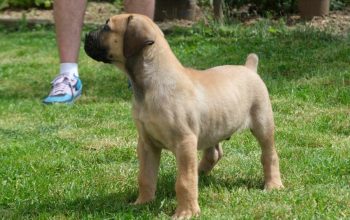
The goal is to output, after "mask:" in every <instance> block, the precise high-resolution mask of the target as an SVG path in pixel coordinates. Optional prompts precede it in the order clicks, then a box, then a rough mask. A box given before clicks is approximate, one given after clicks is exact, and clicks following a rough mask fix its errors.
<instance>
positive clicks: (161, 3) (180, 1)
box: [154, 0, 198, 21]
mask: <svg viewBox="0 0 350 220" xmlns="http://www.w3.org/2000/svg"><path fill="white" fill-rule="evenodd" d="M197 8H198V6H197V2H196V0H156V10H155V15H154V19H155V20H156V21H163V20H165V19H186V20H194V19H195V18H196V10H197Z"/></svg>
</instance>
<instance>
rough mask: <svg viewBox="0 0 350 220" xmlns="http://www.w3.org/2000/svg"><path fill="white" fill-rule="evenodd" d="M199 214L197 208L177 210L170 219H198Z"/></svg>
mask: <svg viewBox="0 0 350 220" xmlns="http://www.w3.org/2000/svg"><path fill="white" fill-rule="evenodd" d="M199 213H200V209H199V207H196V208H193V209H190V208H187V209H180V208H177V209H176V211H175V214H174V215H173V216H172V219H174V220H175V219H176V220H180V219H181V220H182V219H190V218H192V217H198V216H199Z"/></svg>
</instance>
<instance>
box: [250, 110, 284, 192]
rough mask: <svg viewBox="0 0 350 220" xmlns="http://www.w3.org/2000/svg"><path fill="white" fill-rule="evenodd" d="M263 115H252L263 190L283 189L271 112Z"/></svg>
mask: <svg viewBox="0 0 350 220" xmlns="http://www.w3.org/2000/svg"><path fill="white" fill-rule="evenodd" d="M263 114H264V115H263V116H262V115H259V114H257V115H253V121H252V122H253V123H252V124H253V126H252V128H251V130H252V133H253V135H254V136H255V137H256V139H257V140H258V142H259V144H260V146H261V151H262V154H261V163H262V165H263V169H264V179H265V189H266V190H271V189H279V188H283V184H282V181H281V174H280V169H279V159H278V155H277V152H276V149H275V143H274V123H273V116H272V111H268V112H264V113H263Z"/></svg>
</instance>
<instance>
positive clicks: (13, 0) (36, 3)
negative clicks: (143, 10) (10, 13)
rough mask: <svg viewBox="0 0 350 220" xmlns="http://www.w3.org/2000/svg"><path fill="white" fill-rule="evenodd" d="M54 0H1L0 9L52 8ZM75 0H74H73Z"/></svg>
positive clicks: (98, 0) (107, 0) (111, 1)
mask: <svg viewBox="0 0 350 220" xmlns="http://www.w3.org/2000/svg"><path fill="white" fill-rule="evenodd" d="M53 1H54V0H0V10H2V9H5V8H24V9H27V8H31V7H36V8H46V9H49V8H52V6H53ZM72 1H73V0H72ZM93 1H94V2H110V3H115V4H117V3H119V2H120V1H121V0H93Z"/></svg>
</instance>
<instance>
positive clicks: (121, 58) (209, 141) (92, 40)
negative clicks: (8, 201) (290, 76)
mask: <svg viewBox="0 0 350 220" xmlns="http://www.w3.org/2000/svg"><path fill="white" fill-rule="evenodd" d="M85 50H86V52H87V54H88V55H89V56H91V57H92V58H93V59H95V60H98V61H103V62H106V63H113V64H115V65H117V66H118V67H119V68H120V69H121V70H123V71H124V72H125V74H126V75H127V76H128V77H129V79H130V81H131V83H132V87H133V90H134V96H135V98H134V101H133V118H134V120H135V124H136V127H137V131H138V134H139V138H138V146H137V152H138V158H139V162H140V172H139V177H138V182H139V196H138V198H137V200H136V202H135V204H143V203H146V202H149V201H151V200H153V199H154V198H155V191H156V182H157V174H158V168H159V160H160V154H161V150H162V149H167V150H170V151H172V152H173V153H174V155H175V157H176V162H177V169H178V173H177V180H176V187H175V189H176V197H177V202H178V205H177V208H176V211H175V214H174V216H173V217H174V218H189V217H191V216H195V215H198V214H199V212H200V209H199V205H198V171H203V172H205V173H208V172H209V171H210V170H211V169H212V168H213V167H214V165H215V164H216V163H217V162H218V160H219V159H220V158H221V157H222V149H221V147H220V145H219V143H220V141H222V140H225V139H227V138H229V137H230V136H231V135H232V134H233V133H234V132H236V131H238V130H241V129H245V128H250V129H251V131H252V133H253V134H254V136H255V137H256V138H257V140H258V141H259V143H260V145H261V149H262V156H261V162H262V165H263V170H264V177H265V188H266V189H274V188H281V187H283V185H282V182H281V177H280V171H279V163H278V156H277V153H276V150H275V147H274V122H273V114H272V109H271V104H270V100H269V95H268V92H267V89H266V87H265V85H264V83H263V81H262V80H261V78H260V77H259V75H258V74H257V65H258V57H257V56H256V55H255V54H251V55H249V56H248V58H247V61H246V64H245V65H244V66H229V65H227V66H218V67H214V68H211V69H208V70H204V71H199V70H194V69H188V68H185V67H183V66H182V65H181V63H180V62H179V61H178V60H177V59H176V57H175V56H174V54H173V52H172V51H171V49H170V47H169V45H168V43H167V41H166V40H165V38H164V36H163V33H162V32H161V30H160V29H159V28H158V26H157V25H156V24H154V23H153V22H152V21H151V20H150V19H149V18H147V17H145V16H142V15H136V14H123V15H117V16H113V17H111V18H110V19H109V20H108V21H107V22H106V24H105V26H104V27H103V28H102V29H101V30H98V31H95V32H91V33H89V34H88V35H87V36H86V39H85ZM198 150H203V151H204V154H203V158H202V160H201V162H200V163H199V165H198V162H197V151H198Z"/></svg>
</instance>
